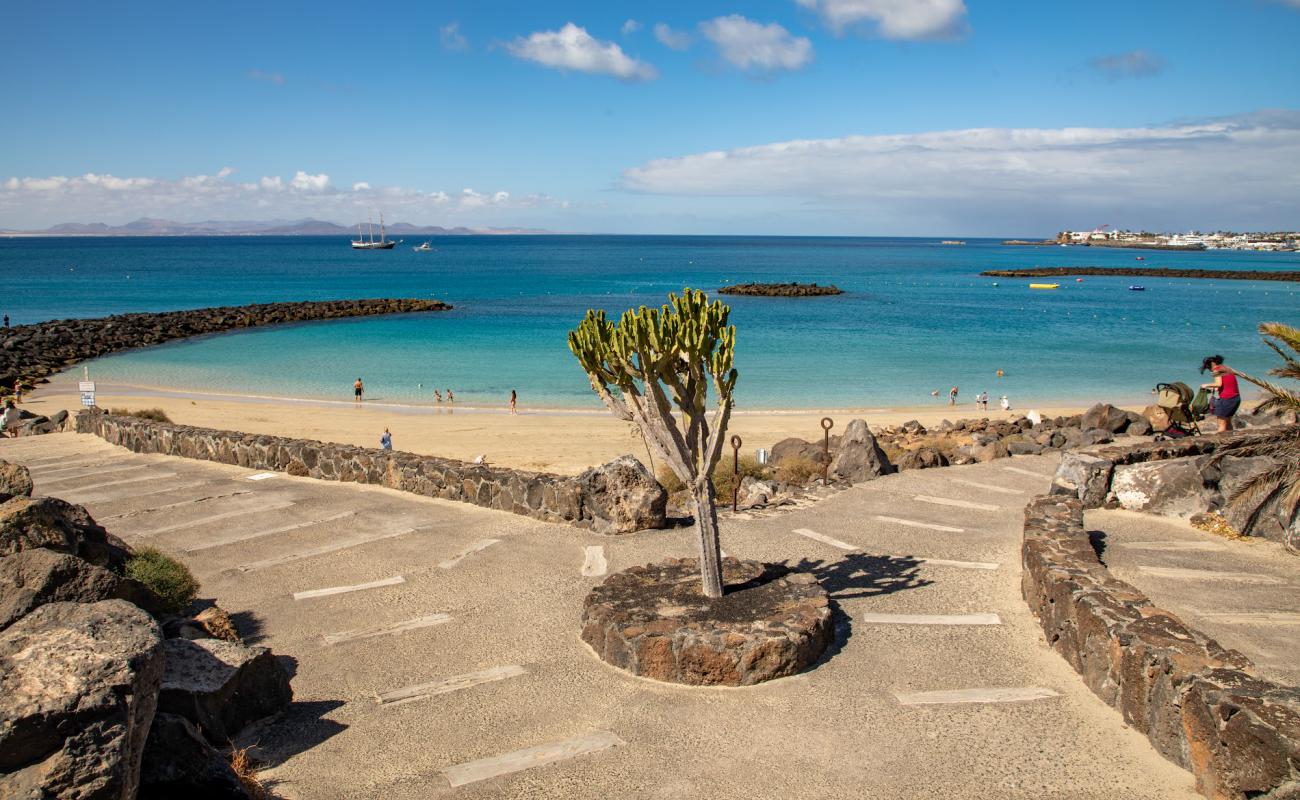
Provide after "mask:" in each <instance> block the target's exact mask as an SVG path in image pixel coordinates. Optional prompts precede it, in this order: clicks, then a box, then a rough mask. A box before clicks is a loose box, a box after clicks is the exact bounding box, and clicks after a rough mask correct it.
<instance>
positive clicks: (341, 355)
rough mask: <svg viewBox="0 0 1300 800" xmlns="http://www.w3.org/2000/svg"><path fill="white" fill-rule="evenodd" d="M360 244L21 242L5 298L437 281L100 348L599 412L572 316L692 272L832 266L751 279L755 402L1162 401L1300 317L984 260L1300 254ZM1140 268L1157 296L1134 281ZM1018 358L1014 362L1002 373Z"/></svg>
mask: <svg viewBox="0 0 1300 800" xmlns="http://www.w3.org/2000/svg"><path fill="white" fill-rule="evenodd" d="M417 243H418V242H410V241H408V242H406V243H405V244H403V245H399V246H398V248H397V249H395V250H392V251H381V252H365V251H353V250H351V249H350V248H349V247H348V243H347V240H346V239H344V238H337V237H284V238H262V237H239V238H148V239H134V238H132V239H124V238H57V239H3V240H0V274H3V275H4V276H5V284H6V288H5V292H4V294H3V299H2V300H0V304H2V305H3V308H2V309H0V310H3V312H4V313H7V314H8V315H9V316H10V318H11V319H12V321H13V323H14V324H18V323H25V322H35V321H39V320H46V319H52V318H60V317H86V316H102V315H106V314H113V313H118V312H125V311H162V310H171V309H181V308H193V307H201V306H215V305H227V304H243V303H260V302H271V301H280V300H316V299H329V298H357V297H437V298H439V299H443V300H446V301H448V302H450V303H452V304H453V305H454V306H455V307H456V308H455V310H454V311H452V312H450V313H444V314H430V315H420V316H411V317H390V318H379V319H366V320H348V321H340V322H329V323H314V324H306V325H297V326H289V327H280V328H274V329H266V330H253V331H246V332H240V333H233V334H227V335H223V336H214V337H207V338H203V339H198V340H192V341H187V342H180V343H175V344H171V345H166V346H163V347H157V348H153V349H149V350H141V351H137V352H131V353H125V354H121V355H116V356H110V357H107V358H103V359H99V360H98V361H95V362H92V363H91V365H90V368H91V372H92V375H93V377H95V378H97V379H98V380H100V381H103V382H105V383H126V384H135V385H140V386H160V387H176V388H182V389H192V390H203V391H215V392H221V393H229V394H240V395H263V396H277V397H304V398H338V399H347V398H348V397H349V396H350V392H351V387H352V382H353V380H354V379H356V378H357V377H358V376H361V377H362V378H364V379H365V382H366V385H367V387H368V396H369V397H370V398H372V399H375V400H386V401H390V402H399V403H425V402H430V401H431V400H432V390H433V389H434V388H435V387H436V388H439V389H444V390H445V389H446V388H452V389H453V390H454V391H455V393H456V398H457V401H458V403H466V404H478V405H500V404H502V403H504V401H505V399H506V398H507V397H508V396H509V393H510V390H511V389H517V390H518V392H519V396H520V402H521V404H522V405H523V406H524V407H525V408H526V407H529V406H533V407H537V406H546V407H553V408H595V407H597V406H598V405H599V404H598V402H597V401H596V400H595V398H594V396H593V395H592V392H591V389H590V387H589V386H588V385H587V381H586V378H585V376H584V375H583V373H582V371H581V370H580V369H579V368H578V366H577V364H576V362H575V361H574V359H573V357H572V355H570V353H569V351H568V348H567V346H566V343H565V334H566V332H567V331H568V330H569V329H570V328H572V327H573V326H574V325H576V324H577V322H578V321H579V320H580V319H581V318H582V316H583V314H584V312H585V311H586V310H587V309H588V308H603V309H605V310H606V311H608V312H609V313H610V314H612V315H615V316H617V315H618V314H619V313H621V312H622V311H623V310H625V309H627V308H629V307H636V306H639V305H643V304H645V305H651V304H659V303H662V302H663V301H664V299H665V296H666V295H667V293H668V292H670V291H673V290H677V289H680V288H681V287H683V286H691V287H698V288H703V289H706V290H707V289H715V288H717V287H719V286H722V285H724V284H727V283H734V282H744V281H817V282H819V283H834V284H836V285H838V286H839V287H840V288H842V289H844V290H846V292H847V293H846V294H844V295H842V296H839V297H829V298H811V299H766V298H730V299H729V301H728V302H729V303H730V305H731V307H732V320H733V322H734V323H735V324H736V326H737V328H738V334H737V345H736V347H737V365H738V367H739V369H740V371H741V377H740V382H739V384H738V387H737V397H738V406H739V408H741V409H751V410H752V409H797V408H878V407H888V406H899V405H924V404H927V403H930V402H939V401H935V400H932V398H931V392H932V391H933V390H936V389H937V390H940V392H941V394H946V392H947V390H948V388H949V387H950V386H952V385H954V384H955V385H957V386H959V387H960V390H961V393H962V395H961V396H962V399H963V400H969V399H971V398H972V397H973V396H974V395H975V394H976V393H978V392H980V391H987V392H988V393H989V394H990V395H992V396H993V398H994V399H995V400H996V398H997V397H999V396H1001V395H1004V394H1005V395H1008V396H1009V397H1010V399H1011V401H1012V403H1013V404H1014V405H1016V406H1018V407H1022V408H1023V407H1025V406H1026V405H1027V404H1029V403H1047V402H1052V401H1062V402H1070V403H1084V402H1093V401H1095V400H1099V399H1110V400H1113V401H1115V402H1121V401H1123V402H1137V403H1141V402H1144V401H1145V400H1146V399H1147V398H1148V397H1149V392H1150V389H1151V387H1152V386H1153V385H1154V384H1155V383H1157V382H1159V381H1168V380H1185V381H1188V382H1193V381H1196V380H1197V379H1198V377H1199V376H1198V374H1197V366H1198V365H1199V363H1200V360H1201V358H1202V357H1204V356H1206V355H1208V354H1211V353H1221V354H1223V355H1224V356H1225V357H1226V359H1227V362H1228V363H1229V364H1231V365H1234V366H1237V367H1238V368H1241V369H1244V370H1247V371H1253V372H1257V373H1258V372H1263V371H1264V370H1266V369H1267V368H1268V367H1269V366H1271V365H1272V364H1273V363H1274V360H1275V359H1274V357H1273V356H1272V353H1271V352H1270V351H1269V350H1267V348H1265V347H1264V346H1263V345H1262V344H1261V343H1260V341H1259V337H1258V335H1257V334H1256V332H1255V326H1256V324H1257V323H1259V322H1261V321H1269V320H1277V321H1284V322H1290V323H1293V324H1295V323H1297V322H1300V294H1298V292H1300V285H1297V284H1294V283H1271V282H1248V281H1191V280H1163V279H1156V278H1143V279H1129V278H1115V279H1106V278H1092V277H1089V278H1086V279H1085V280H1084V281H1083V282H1082V283H1076V282H1075V281H1074V279H1073V278H1065V279H1061V281H1060V283H1061V288H1060V289H1059V290H1057V291H1033V290H1030V289H1029V288H1028V283H1029V281H1027V280H1007V279H1003V280H1000V281H998V283H999V284H1000V285H998V286H995V285H994V281H993V280H992V279H989V278H981V277H979V272H980V270H982V269H988V268H999V267H1008V268H1013V267H1032V266H1036V265H1043V266H1049V265H1051V266H1071V265H1076V266H1077V265H1099V266H1136V265H1138V262H1136V260H1135V259H1136V257H1137V256H1138V255H1144V256H1145V258H1146V260H1145V261H1144V262H1142V265H1146V266H1162V267H1192V268H1212V269H1264V270H1284V269H1292V270H1294V269H1300V256H1298V255H1297V254H1295V253H1283V254H1265V253H1238V252H1226V251H1212V252H1203V253H1158V252H1148V253H1139V252H1136V251H1129V250H1103V249H1082V248H1059V247H1006V246H1003V245H1001V244H999V243H998V242H997V241H993V240H988V241H980V240H968V244H966V245H964V246H951V245H942V244H940V243H939V241H938V240H930V239H885V238H786V237H675V236H656V237H644V236H511V237H486V236H485V237H478V236H473V237H444V238H438V239H434V240H433V246H434V247H435V248H436V251H435V252H432V253H415V252H412V248H411V246H412V245H413V244H417ZM1131 283H1141V284H1142V285H1144V286H1145V287H1146V291H1145V292H1132V291H1128V286H1129V285H1130V284H1131ZM998 370H1002V371H1003V373H1004V377H1001V378H998V377H996V372H997V371H998Z"/></svg>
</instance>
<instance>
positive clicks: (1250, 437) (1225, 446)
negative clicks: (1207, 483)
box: [1208, 425, 1300, 465]
mask: <svg viewBox="0 0 1300 800" xmlns="http://www.w3.org/2000/svg"><path fill="white" fill-rule="evenodd" d="M1228 456H1233V457H1241V458H1249V457H1250V456H1272V457H1273V458H1280V459H1282V460H1283V461H1284V462H1289V463H1291V464H1296V463H1297V462H1300V425H1288V426H1287V427H1285V428H1282V429H1280V430H1279V429H1276V428H1269V429H1265V430H1246V431H1241V432H1238V433H1237V434H1236V435H1235V436H1233V437H1232V438H1231V439H1229V440H1227V441H1224V442H1222V443H1220V444H1219V446H1218V447H1217V448H1216V449H1215V451H1214V455H1213V456H1211V457H1210V460H1209V462H1208V463H1209V464H1211V465H1217V464H1218V463H1219V462H1221V461H1223V459H1225V458H1227V457H1228Z"/></svg>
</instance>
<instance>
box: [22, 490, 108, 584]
mask: <svg viewBox="0 0 1300 800" xmlns="http://www.w3.org/2000/svg"><path fill="white" fill-rule="evenodd" d="M36 547H44V548H48V549H50V550H58V551H60V552H63V553H68V554H69V555H74V556H80V557H81V558H84V559H86V560H87V561H89V562H90V563H92V564H95V565H96V566H101V567H112V568H115V569H116V568H120V567H121V566H122V565H123V564H125V563H126V559H127V558H128V553H127V552H126V551H125V550H124V549H123V548H122V547H121V546H120V543H118V540H117V539H115V538H114V537H110V536H109V535H108V532H107V531H105V530H104V529H103V528H102V527H100V526H99V525H98V524H97V523H96V522H95V520H93V519H92V518H91V516H90V514H89V513H88V512H87V511H86V509H84V508H82V507H81V506H78V505H73V504H72V503H68V502H65V501H63V500H60V499H58V498H57V497H37V498H31V497H21V496H19V497H14V498H11V499H10V500H8V501H6V502H5V503H3V504H0V556H8V555H12V554H14V553H17V552H19V551H21V550H30V549H32V548H36Z"/></svg>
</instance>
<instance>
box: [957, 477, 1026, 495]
mask: <svg viewBox="0 0 1300 800" xmlns="http://www.w3.org/2000/svg"><path fill="white" fill-rule="evenodd" d="M951 480H952V482H953V483H960V484H962V485H963V486H974V487H975V488H976V489H983V490H984V491H986V492H996V493H997V494H1024V491H1022V490H1020V489H1008V488H1007V487H1005V486H994V485H993V484H991V483H980V482H979V481H968V480H966V479H965V478H952V479H951Z"/></svg>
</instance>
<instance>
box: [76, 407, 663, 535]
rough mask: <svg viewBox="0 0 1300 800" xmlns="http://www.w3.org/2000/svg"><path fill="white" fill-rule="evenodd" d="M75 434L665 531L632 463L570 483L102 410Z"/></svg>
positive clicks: (655, 496)
mask: <svg viewBox="0 0 1300 800" xmlns="http://www.w3.org/2000/svg"><path fill="white" fill-rule="evenodd" d="M77 431H78V432H79V433H93V434H95V435H96V436H99V437H100V438H102V439H104V440H105V441H107V442H109V443H110V444H115V445H118V446H120V447H125V448H126V449H128V450H131V451H133V452H136V453H160V454H163V455H171V456H181V457H184V458H195V459H200V460H204V461H216V462H219V463H222V464H237V465H239V466H241V467H247V468H249V469H263V470H274V471H277V472H286V473H288V474H290V475H296V476H300V477H310V478H318V479H320V480H327V481H351V482H355V483H367V484H374V485H377V486H386V487H388V488H390V489H398V490H400V491H403V492H410V493H412V494H418V495H423V496H425V497H438V498H442V499H445V500H458V501H460V502H464V503H473V504H474V505H477V506H483V507H484V508H492V509H496V510H499V511H509V512H511V513H514V514H522V515H524V516H527V517H533V518H534V519H540V520H545V521H547V522H567V523H570V524H574V525H579V526H582V527H589V528H592V529H594V530H596V531H597V532H599V533H630V532H632V531H636V530H642V529H645V528H661V527H663V526H664V524H665V520H664V508H665V505H666V500H667V495H666V493H665V492H664V490H663V487H661V486H660V485H659V484H658V482H657V481H655V479H654V477H653V476H651V475H650V473H649V472H648V471H646V469H645V467H644V466H642V465H641V462H639V461H637V460H636V459H634V458H632V457H631V456H623V457H622V458H619V459H616V460H614V461H612V462H610V463H609V464H605V465H603V466H600V467H593V468H592V469H589V470H587V471H586V472H584V473H582V474H581V475H578V476H576V477H569V476H564V475H554V474H550V473H544V472H525V471H522V470H514V469H505V468H501V467H491V466H484V465H478V464H468V463H465V462H463V461H456V460H453V459H448V458H437V457H434V456H423V455H417V454H415V453H404V452H400V451H391V450H379V449H373V448H365V447H356V446H353V445H346V444H332V443H329V442H317V441H312V440H308V439H290V438H286V437H282V436H268V435H263V434H254V433H240V432H238V431H221V430H213V429H211V428H195V427H190V426H187V425H172V424H166V423H160V422H154V421H151V420H145V419H138V418H135V417H118V416H112V415H109V414H104V413H102V412H100V411H83V412H81V413H80V414H79V415H78V416H77Z"/></svg>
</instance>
